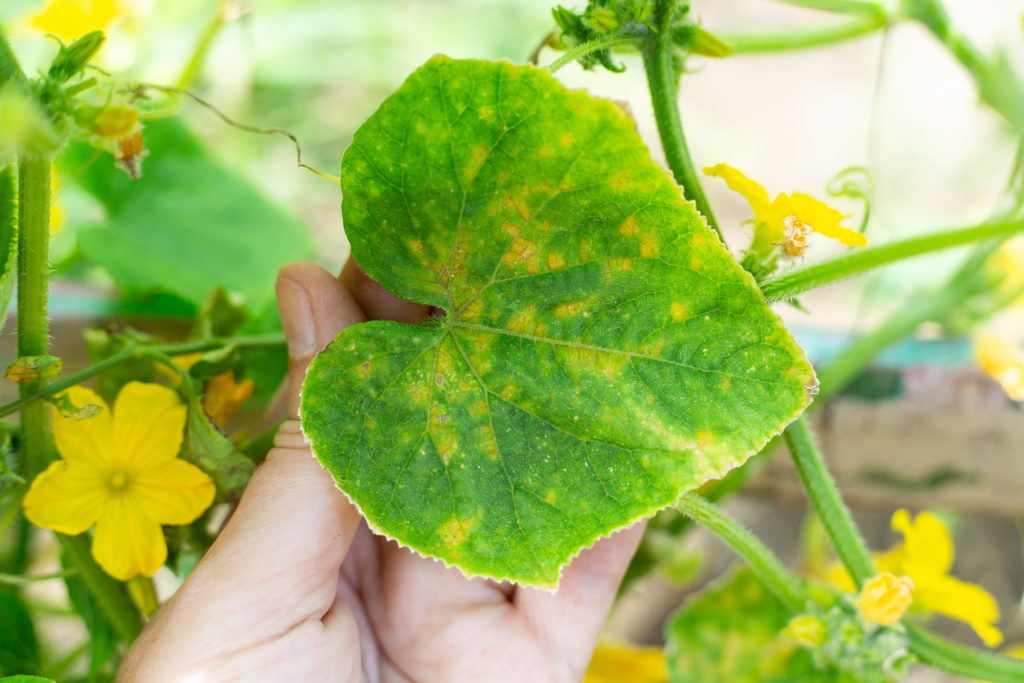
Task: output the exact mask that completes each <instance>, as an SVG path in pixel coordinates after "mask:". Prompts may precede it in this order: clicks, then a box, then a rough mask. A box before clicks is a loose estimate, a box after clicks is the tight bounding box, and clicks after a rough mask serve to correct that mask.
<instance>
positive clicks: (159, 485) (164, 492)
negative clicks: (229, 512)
mask: <svg viewBox="0 0 1024 683" xmlns="http://www.w3.org/2000/svg"><path fill="white" fill-rule="evenodd" d="M215 493H216V487H215V486H214V484H213V480H212V479H210V477H208V476H207V475H206V473H205V472H203V471H202V470H201V469H199V468H198V467H196V466H195V465H191V464H189V463H187V462H185V461H184V460H172V461H171V462H169V463H166V464H164V465H161V466H160V467H157V468H155V469H149V470H145V471H143V472H141V473H140V474H138V475H137V476H136V477H135V479H134V481H133V482H132V494H131V495H132V500H133V502H134V503H135V504H136V505H138V506H139V507H140V509H142V510H143V511H144V512H145V513H146V515H147V516H148V517H149V518H150V519H153V520H156V521H157V522H160V523H161V524H188V523H189V522H193V521H195V520H196V518H198V517H199V515H201V514H203V511H205V510H206V508H208V507H210V505H211V504H212V503H213V496H214V494H215Z"/></svg>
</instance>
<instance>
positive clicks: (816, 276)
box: [761, 219, 1024, 303]
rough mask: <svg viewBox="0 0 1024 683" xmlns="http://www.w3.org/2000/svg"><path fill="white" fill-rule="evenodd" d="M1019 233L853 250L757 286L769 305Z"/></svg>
mask: <svg viewBox="0 0 1024 683" xmlns="http://www.w3.org/2000/svg"><path fill="white" fill-rule="evenodd" d="M1022 230H1024V220H1020V219H1017V220H1011V221H1003V222H997V223H985V224H982V225H976V226H972V227H970V228H959V229H956V230H947V231H944V232H938V233H930V234H927V235H921V236H920V237H911V238H910V239H905V240H899V241H897V242H890V243H889V244H883V245H881V246H878V247H867V248H866V249H857V250H855V251H849V252H847V253H845V254H843V255H842V256H837V257H836V258H832V259H828V260H825V261H821V262H820V263H815V264H813V265H810V266H804V267H803V268H794V269H793V270H790V271H787V272H785V273H783V274H782V275H778V276H775V277H771V278H768V279H766V280H764V281H763V282H762V283H761V291H762V292H764V296H765V298H766V299H767V300H768V302H769V303H772V302H776V301H785V300H787V299H792V298H793V297H796V296H798V295H800V294H803V293H804V292H806V291H808V290H811V289H815V288H816V287H822V286H824V285H828V284H832V283H834V282H838V281H839V280H845V279H846V278H848V277H853V276H854V275H860V274H862V273H866V272H868V271H869V270H874V269H875V268H879V267H881V266H884V265H888V264H890V263H895V262H896V261H902V260H903V259H908V258H912V257H914V256H921V255H923V254H928V253H931V252H934V251H941V250H943V249H950V248H952V247H959V246H963V245H965V244H970V243H972V242H980V241H982V240H987V239H992V238H995V237H1004V236H1008V235H1013V234H1015V233H1018V232H1021V231H1022Z"/></svg>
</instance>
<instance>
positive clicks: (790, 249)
mask: <svg viewBox="0 0 1024 683" xmlns="http://www.w3.org/2000/svg"><path fill="white" fill-rule="evenodd" d="M704 173H706V174H707V175H709V176H715V177H718V178H721V179H722V180H724V181H725V183H726V184H727V185H728V186H729V188H730V189H731V190H733V191H734V192H738V193H739V194H741V195H743V197H744V198H745V199H746V200H747V202H748V203H749V204H750V208H751V209H752V210H753V212H754V240H753V242H752V243H751V245H750V249H751V251H754V252H759V253H762V254H765V253H768V252H770V251H772V250H773V247H775V246H782V247H783V248H784V249H785V250H786V253H788V254H789V255H790V256H800V255H801V254H803V252H804V250H805V249H806V248H807V238H808V235H810V234H811V233H813V232H817V233H820V234H822V235H824V236H825V237H831V238H832V239H834V240H838V241H840V242H842V243H843V244H845V245H847V246H850V247H862V246H864V245H865V244H867V243H868V238H867V236H866V235H864V234H862V233H859V232H857V231H856V230H850V229H849V228H845V227H843V225H842V222H843V220H845V219H846V218H849V216H847V215H845V214H843V213H840V212H839V211H837V210H835V209H833V208H832V207H831V206H829V205H828V204H826V203H824V202H822V201H819V200H817V199H815V198H814V197H812V196H810V195H808V194H804V193H802V192H792V193H788V194H787V193H785V192H784V193H782V194H778V195H776V196H775V198H774V199H771V198H769V196H768V191H767V190H765V189H764V187H763V186H762V185H761V184H760V183H757V182H756V181H754V180H751V179H750V178H748V177H747V176H745V175H744V174H743V173H741V172H740V171H738V170H737V169H735V168H733V167H732V166H729V165H728V164H716V165H715V166H708V167H707V168H705V169H704Z"/></svg>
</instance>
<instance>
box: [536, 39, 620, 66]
mask: <svg viewBox="0 0 1024 683" xmlns="http://www.w3.org/2000/svg"><path fill="white" fill-rule="evenodd" d="M635 42H636V38H630V37H626V38H624V37H622V36H608V37H606V38H599V39H597V40H591V41H590V42H588V43H583V44H582V45H577V46H576V47H574V48H572V49H571V50H569V51H568V52H566V53H565V54H564V55H562V56H561V57H559V58H558V59H556V60H555V61H553V62H551V64H550V65H549V66H548V71H550V72H551V73H555V72H556V71H558V70H559V69H561V68H562V67H563V66H566V65H568V64H570V63H572V62H574V61H576V60H577V59H579V58H580V57H585V56H586V55H589V54H590V53H591V52H597V51H598V50H607V49H608V48H612V47H621V46H623V45H632V44H633V43H635Z"/></svg>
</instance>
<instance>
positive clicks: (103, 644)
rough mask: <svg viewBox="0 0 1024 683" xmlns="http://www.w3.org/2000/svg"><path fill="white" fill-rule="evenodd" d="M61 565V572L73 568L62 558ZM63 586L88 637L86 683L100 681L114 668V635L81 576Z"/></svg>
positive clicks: (70, 578)
mask: <svg viewBox="0 0 1024 683" xmlns="http://www.w3.org/2000/svg"><path fill="white" fill-rule="evenodd" d="M61 561H62V564H63V566H64V567H65V569H70V568H71V567H73V566H74V565H73V563H72V562H71V561H70V560H69V558H68V556H67V555H66V554H64V555H63V556H62V557H61ZM64 584H65V585H66V586H67V589H68V600H69V601H70V602H71V607H72V608H73V609H74V610H75V612H77V613H78V615H79V616H80V617H81V618H82V622H83V623H84V624H85V628H86V630H87V631H88V634H89V636H88V645H87V652H88V655H89V659H88V674H89V680H92V681H98V680H101V677H103V676H105V675H106V674H109V673H110V671H111V670H116V667H114V666H112V665H113V664H114V656H115V655H116V654H117V646H118V642H117V634H116V633H115V632H114V627H113V626H112V625H111V624H110V621H109V620H108V619H107V617H106V615H105V614H104V613H103V609H102V608H101V607H100V605H99V603H98V602H97V601H96V598H95V597H93V594H92V593H90V592H89V588H88V587H87V584H86V582H85V581H84V580H83V579H82V577H81V576H78V575H71V576H68V577H65V579H64Z"/></svg>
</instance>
